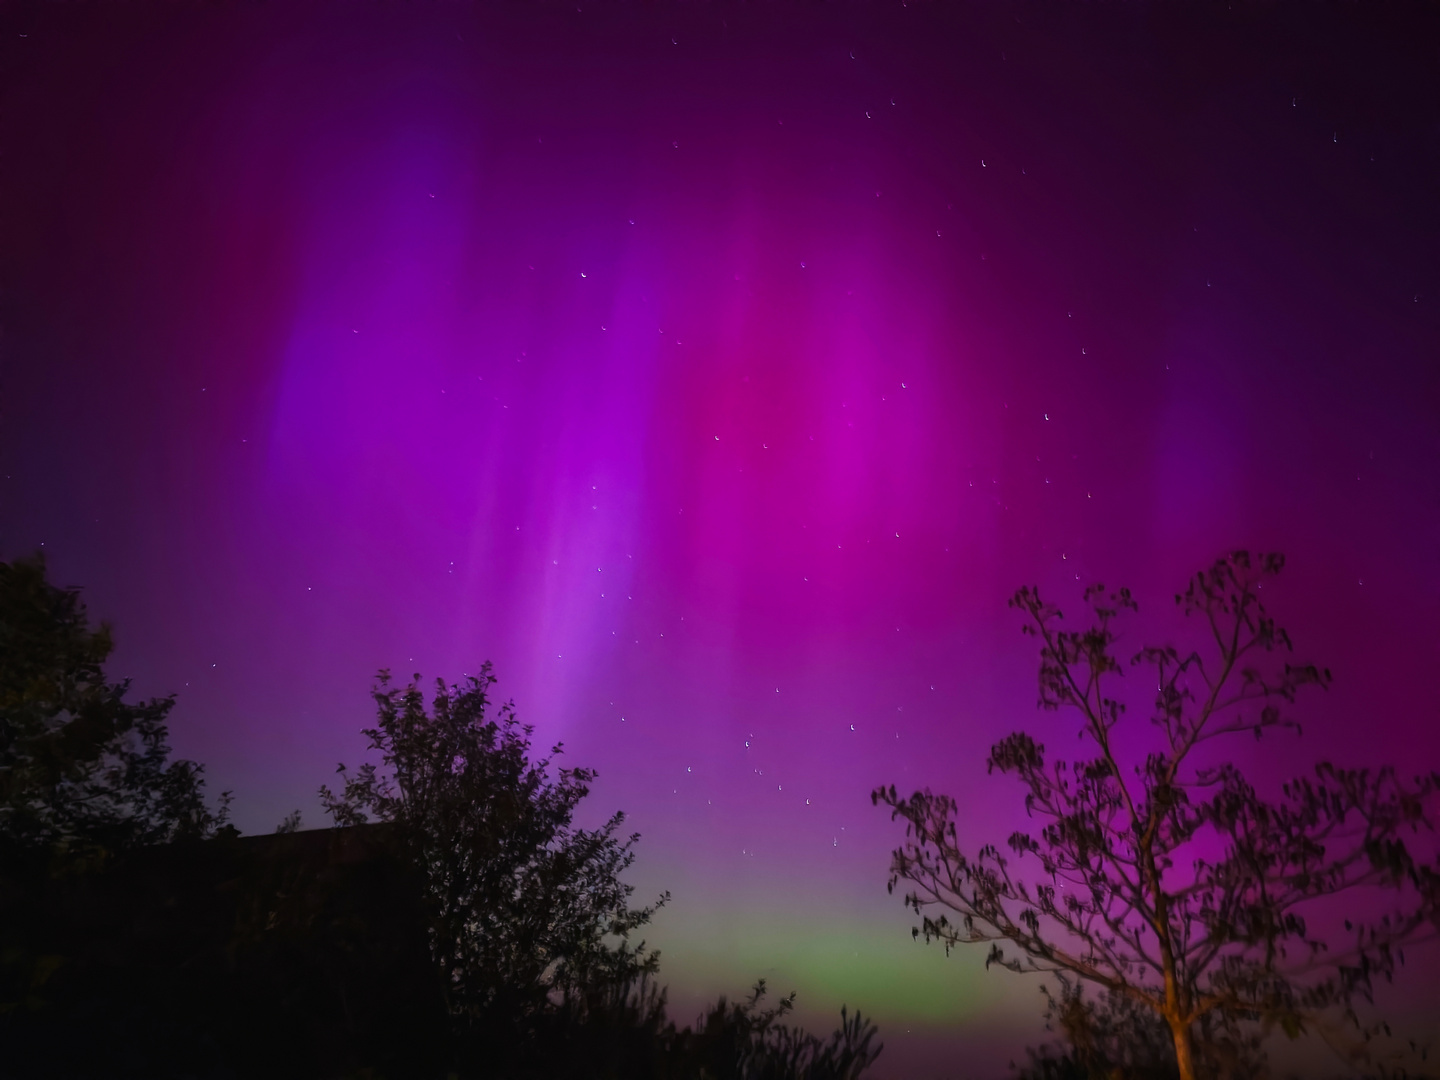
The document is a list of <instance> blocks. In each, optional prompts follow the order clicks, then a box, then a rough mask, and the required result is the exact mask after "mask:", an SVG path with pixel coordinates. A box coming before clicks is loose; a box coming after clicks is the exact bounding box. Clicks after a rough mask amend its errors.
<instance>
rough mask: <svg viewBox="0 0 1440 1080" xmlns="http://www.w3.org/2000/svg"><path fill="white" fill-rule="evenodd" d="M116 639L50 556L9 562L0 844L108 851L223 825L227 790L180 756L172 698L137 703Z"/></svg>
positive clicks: (2, 568) (2, 590) (0, 600)
mask: <svg viewBox="0 0 1440 1080" xmlns="http://www.w3.org/2000/svg"><path fill="white" fill-rule="evenodd" d="M113 648H114V643H113V641H112V639H111V635H110V628H109V627H108V626H106V625H104V624H102V625H101V626H100V628H99V629H97V630H92V629H91V628H90V624H89V619H88V617H87V615H86V611H85V605H84V604H83V603H81V601H80V594H79V591H78V590H76V589H62V588H58V587H56V586H54V585H52V584H50V583H49V582H48V581H47V580H46V577H45V563H44V560H43V559H42V558H41V557H40V556H35V557H34V558H30V559H17V560H15V561H14V562H11V563H0V843H3V844H6V845H9V846H11V847H13V848H19V849H25V850H30V851H34V850H37V849H46V850H48V851H50V852H51V853H52V854H54V855H57V856H60V855H65V856H70V857H82V858H84V857H89V858H104V857H105V856H106V855H107V854H113V853H115V852H118V851H123V850H126V849H128V848H132V847H136V846H140V845H146V844H157V843H164V842H167V841H171V840H179V839H187V838H188V839H195V838H202V837H208V836H213V835H214V834H215V833H216V831H217V830H218V829H220V828H222V827H223V826H224V825H225V822H226V819H227V816H228V815H227V809H228V805H229V793H228V792H227V793H225V794H223V795H222V796H221V797H220V803H219V806H218V808H217V809H213V810H212V809H211V808H210V806H209V805H208V804H207V803H206V801H205V792H204V788H205V782H204V779H203V776H202V774H203V772H204V767H203V766H201V765H197V764H196V763H195V762H193V761H171V760H170V745H169V739H168V731H167V729H166V725H165V720H166V717H167V716H168V715H169V713H170V710H171V708H172V707H173V706H174V704H175V699H174V697H173V696H172V697H165V698H152V699H150V700H149V701H143V702H138V703H132V702H127V701H126V700H125V695H126V694H127V692H128V691H129V686H130V684H129V680H124V681H121V682H111V681H109V679H108V678H107V677H106V675H105V671H104V664H105V661H106V660H107V659H108V658H109V656H110V653H111V651H112V649H113Z"/></svg>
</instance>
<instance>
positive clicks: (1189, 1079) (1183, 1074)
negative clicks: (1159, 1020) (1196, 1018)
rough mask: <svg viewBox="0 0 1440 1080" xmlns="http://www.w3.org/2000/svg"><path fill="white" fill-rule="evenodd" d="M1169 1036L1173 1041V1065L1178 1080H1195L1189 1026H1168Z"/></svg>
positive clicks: (1193, 1055) (1173, 1024) (1192, 1046)
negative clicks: (1177, 1073) (1178, 1076)
mask: <svg viewBox="0 0 1440 1080" xmlns="http://www.w3.org/2000/svg"><path fill="white" fill-rule="evenodd" d="M1170 1034H1171V1036H1172V1037H1173V1038H1174V1040H1175V1065H1176V1067H1177V1069H1178V1070H1179V1073H1180V1080H1195V1047H1194V1043H1193V1041H1192V1039H1191V1035H1190V1025H1189V1024H1176V1023H1173V1022H1172V1023H1171V1024H1170Z"/></svg>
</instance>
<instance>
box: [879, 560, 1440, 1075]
mask: <svg viewBox="0 0 1440 1080" xmlns="http://www.w3.org/2000/svg"><path fill="white" fill-rule="evenodd" d="M1282 566H1283V559H1282V558H1281V556H1279V555H1259V556H1256V557H1254V558H1252V557H1251V556H1250V555H1249V554H1248V553H1247V552H1243V551H1238V552H1234V553H1232V554H1230V555H1228V556H1225V557H1223V558H1221V559H1219V560H1218V561H1217V562H1216V563H1215V564H1214V565H1213V566H1211V567H1210V568H1208V569H1206V570H1204V571H1202V572H1200V573H1198V574H1196V575H1195V577H1194V578H1193V579H1192V580H1191V581H1190V583H1189V585H1188V587H1187V588H1186V590H1185V592H1184V593H1183V594H1181V595H1178V596H1177V597H1176V598H1175V599H1176V603H1177V605H1178V606H1179V607H1180V609H1181V611H1182V612H1183V613H1184V614H1185V615H1187V616H1198V617H1199V618H1200V619H1201V620H1202V623H1203V627H1204V630H1205V631H1206V637H1207V640H1208V641H1209V642H1210V647H1209V649H1208V652H1209V654H1210V655H1209V658H1208V659H1207V658H1206V657H1204V656H1202V655H1201V653H1200V652H1198V651H1190V652H1181V651H1180V650H1178V649H1177V648H1175V647H1173V646H1163V647H1147V648H1144V649H1142V650H1141V651H1140V652H1138V653H1137V654H1136V655H1135V656H1134V657H1133V659H1131V661H1130V664H1131V666H1138V667H1142V668H1144V669H1147V670H1148V671H1150V672H1151V674H1152V677H1153V678H1154V680H1155V686H1156V692H1155V699H1154V710H1153V713H1152V716H1151V724H1152V725H1153V727H1154V729H1155V731H1156V732H1157V733H1158V746H1157V747H1156V748H1154V749H1152V750H1151V751H1150V752H1149V753H1148V754H1147V755H1146V756H1145V757H1144V759H1143V762H1141V763H1140V764H1139V765H1137V766H1135V767H1134V769H1133V778H1129V777H1127V776H1126V775H1125V770H1124V768H1123V764H1122V755H1121V753H1120V748H1121V747H1122V746H1126V747H1128V746H1133V745H1136V744H1137V743H1138V738H1139V737H1138V733H1129V734H1126V735H1125V740H1126V741H1123V742H1122V739H1121V737H1120V736H1117V734H1116V730H1117V728H1118V727H1119V725H1120V724H1121V722H1122V720H1123V719H1124V712H1125V707H1124V705H1123V704H1122V703H1121V702H1120V700H1119V699H1118V697H1116V696H1113V695H1114V694H1115V693H1116V692H1115V691H1114V690H1113V689H1112V685H1113V681H1114V679H1115V678H1117V677H1119V676H1120V675H1121V673H1122V670H1123V669H1122V666H1121V662H1120V660H1119V659H1118V658H1117V657H1116V654H1115V648H1116V644H1117V641H1118V637H1117V632H1116V624H1117V622H1118V620H1119V619H1120V618H1121V617H1122V615H1123V614H1125V613H1126V612H1127V611H1133V610H1134V609H1135V606H1136V605H1135V602H1134V600H1133V599H1132V598H1131V596H1130V593H1129V592H1128V591H1127V590H1124V589H1121V590H1120V591H1118V592H1107V591H1106V590H1105V589H1104V588H1103V587H1101V586H1092V587H1091V588H1089V589H1087V590H1086V591H1085V601H1086V603H1087V605H1089V606H1090V608H1091V610H1092V614H1093V622H1092V624H1091V625H1090V626H1089V627H1087V628H1086V629H1083V630H1079V631H1067V630H1063V629H1062V628H1061V623H1060V621H1061V614H1060V611H1059V610H1058V609H1057V608H1055V607H1054V606H1052V605H1050V604H1047V603H1045V602H1044V601H1043V600H1042V599H1041V598H1040V594H1039V592H1038V590H1037V589H1034V588H1024V589H1021V590H1020V591H1019V592H1017V593H1016V594H1015V596H1014V597H1013V599H1012V600H1011V601H1010V603H1011V606H1012V607H1014V608H1017V609H1018V610H1020V611H1021V612H1022V613H1023V614H1024V615H1025V616H1026V618H1027V624H1026V626H1025V627H1024V630H1025V632H1026V633H1027V634H1029V635H1031V636H1033V637H1035V638H1037V639H1038V641H1039V642H1040V646H1041V648H1040V676H1039V685H1040V701H1039V704H1040V707H1041V708H1042V709H1045V710H1048V711H1055V710H1060V709H1070V710H1074V711H1075V712H1076V713H1078V714H1079V716H1080V719H1081V731H1082V735H1083V736H1084V737H1087V738H1088V739H1089V740H1090V741H1091V742H1092V743H1093V745H1094V746H1095V748H1096V750H1097V751H1098V753H1097V756H1095V757H1092V758H1090V759H1088V760H1084V761H1078V762H1075V763H1073V764H1066V763H1064V762H1054V763H1051V762H1048V761H1047V760H1046V757H1045V748H1044V746H1043V745H1041V744H1040V743H1038V742H1036V741H1035V740H1034V739H1033V738H1032V737H1031V736H1029V735H1026V734H1023V733H1017V734H1013V735H1010V736H1008V737H1006V738H1005V739H1003V740H1001V741H1000V742H999V743H997V744H996V745H995V746H994V747H993V748H992V750H991V752H990V757H989V767H990V769H992V770H996V769H998V770H999V771H1000V772H1002V773H1013V774H1015V775H1016V776H1017V777H1018V778H1019V780H1020V781H1021V783H1022V784H1023V785H1024V787H1025V789H1026V795H1025V806H1026V809H1027V811H1028V812H1029V813H1030V815H1031V816H1033V817H1036V818H1039V819H1040V822H1041V824H1040V828H1039V831H1038V835H1036V834H1033V833H1030V832H1024V831H1017V832H1016V833H1014V834H1013V835H1012V836H1010V838H1009V840H1008V842H1007V847H1008V848H1009V852H1010V853H1009V854H1008V855H1007V854H1005V853H1004V852H1002V850H1001V848H1000V847H998V846H996V845H994V844H986V845H983V846H981V847H980V848H979V849H978V850H977V851H976V852H975V854H973V855H970V854H967V853H966V852H965V851H963V850H962V849H961V847H960V843H959V839H958V833H957V828H956V821H955V814H956V802H955V800H954V799H952V798H950V797H949V796H945V795H936V794H933V793H932V792H930V791H929V790H926V791H917V792H916V793H914V794H913V795H912V796H910V797H909V798H902V797H900V796H899V795H898V794H897V792H896V790H895V788H894V787H893V786H891V787H889V788H879V789H877V790H876V791H874V792H873V794H872V800H873V801H874V802H876V803H877V804H880V803H883V804H884V805H886V806H888V807H890V809H891V813H892V818H899V819H902V820H904V821H905V823H906V838H907V839H906V842H905V844H904V845H903V846H901V847H900V848H898V849H897V850H896V851H895V852H894V854H893V857H892V863H891V877H890V883H889V884H890V888H891V890H892V891H893V890H894V888H895V886H896V885H897V884H899V883H900V882H901V881H904V882H906V883H907V885H908V886H909V887H910V891H909V892H908V893H907V895H906V897H905V902H906V904H907V906H909V907H911V908H912V909H914V911H915V912H916V913H917V914H918V915H920V916H921V920H922V921H921V925H920V926H919V927H917V928H916V929H915V931H914V933H915V934H916V935H917V936H919V935H922V934H923V935H924V937H925V939H926V940H927V941H928V940H938V941H940V942H941V943H943V944H944V946H945V948H946V950H947V951H948V950H949V949H950V948H951V947H952V946H954V945H956V944H959V943H979V942H985V943H989V944H990V952H989V956H988V958H987V961H986V963H987V966H988V965H989V964H992V963H993V964H999V965H1001V966H1002V967H1005V968H1008V969H1010V970H1012V971H1034V972H1050V973H1055V974H1059V975H1064V976H1068V977H1069V979H1071V980H1079V981H1081V982H1086V983H1089V984H1092V985H1093V986H1095V987H1096V988H1098V989H1099V990H1100V991H1102V992H1103V993H1104V994H1106V995H1107V999H1106V1000H1108V1001H1109V1002H1111V1003H1112V1005H1115V1006H1119V1007H1123V1008H1124V1009H1125V1010H1127V1012H1126V1015H1131V1011H1132V1010H1145V1011H1148V1012H1149V1013H1150V1014H1152V1015H1153V1016H1155V1017H1156V1018H1158V1019H1159V1020H1160V1021H1162V1022H1163V1023H1164V1025H1165V1027H1166V1029H1167V1030H1168V1032H1169V1034H1170V1039H1171V1043H1172V1047H1173V1051H1172V1052H1173V1058H1172V1060H1173V1064H1174V1067H1175V1069H1176V1075H1178V1076H1179V1077H1181V1078H1182V1080H1192V1078H1194V1077H1196V1076H1201V1075H1218V1074H1223V1073H1229V1074H1231V1075H1244V1072H1245V1070H1246V1069H1248V1068H1254V1067H1258V1066H1257V1065H1256V1064H1255V1063H1256V1061H1257V1060H1259V1058H1258V1055H1259V1053H1260V1043H1261V1042H1262V1041H1263V1038H1264V1037H1265V1036H1266V1035H1268V1034H1269V1033H1270V1032H1272V1031H1274V1030H1276V1029H1278V1030H1281V1031H1283V1032H1285V1033H1286V1034H1287V1035H1290V1036H1291V1037H1295V1036H1298V1035H1300V1034H1301V1033H1304V1032H1319V1033H1321V1034H1325V1035H1329V1036H1333V1035H1334V1033H1335V1031H1336V1030H1337V1029H1336V1027H1335V1022H1336V1021H1337V1020H1339V1021H1342V1022H1344V1023H1345V1024H1346V1025H1347V1027H1348V1028H1349V1029H1350V1030H1352V1031H1353V1032H1354V1033H1355V1034H1356V1035H1358V1042H1356V1043H1355V1044H1353V1045H1352V1046H1350V1047H1349V1048H1348V1050H1349V1052H1350V1053H1351V1054H1353V1055H1356V1057H1357V1060H1359V1059H1361V1058H1363V1057H1364V1055H1365V1053H1366V1050H1367V1046H1368V1044H1369V1043H1370V1041H1371V1040H1372V1038H1373V1037H1374V1036H1375V1035H1376V1034H1377V1033H1378V1032H1380V1031H1382V1030H1388V1029H1385V1027H1384V1024H1383V1023H1378V1024H1377V1023H1368V1022H1366V1021H1364V1020H1362V1018H1361V1015H1360V1012H1359V1011H1358V1008H1357V1006H1358V1005H1359V1004H1360V1003H1361V1002H1368V1001H1371V1000H1372V996H1371V995H1372V990H1373V987H1374V983H1375V980H1377V979H1381V980H1389V979H1390V978H1391V977H1392V975H1393V973H1394V969H1395V966H1396V964H1397V963H1398V962H1400V961H1401V960H1402V958H1403V954H1402V952H1401V948H1402V946H1403V944H1405V943H1406V942H1407V941H1410V940H1413V939H1415V938H1417V937H1419V936H1421V935H1424V934H1428V933H1431V932H1433V928H1434V926H1435V925H1436V919H1437V917H1440V877H1437V874H1436V870H1435V868H1434V867H1433V866H1430V865H1427V864H1426V863H1425V862H1424V861H1423V859H1422V858H1419V857H1417V856H1416V855H1415V854H1414V853H1412V851H1411V850H1410V848H1409V847H1408V846H1407V839H1410V838H1412V837H1413V836H1414V834H1416V833H1419V832H1422V831H1426V832H1428V831H1429V830H1430V829H1431V828H1432V826H1433V823H1434V799H1435V796H1436V793H1437V790H1440V776H1437V775H1436V774H1434V773H1432V774H1430V775H1427V776H1421V777H1418V778H1416V779H1415V780H1413V781H1410V782H1406V781H1404V780H1402V779H1401V778H1400V777H1399V776H1398V775H1397V774H1396V772H1395V771H1394V770H1393V769H1391V768H1382V769H1379V770H1369V769H1351V768H1344V767H1341V766H1338V765H1334V764H1330V763H1322V764H1321V765H1319V766H1318V767H1316V769H1315V770H1314V773H1313V775H1310V776H1301V777H1299V778H1298V779H1295V780H1293V781H1291V782H1290V783H1288V784H1286V785H1284V787H1283V789H1282V791H1281V794H1280V797H1279V798H1278V799H1275V800H1271V799H1267V798H1265V797H1264V796H1262V795H1261V794H1260V792H1258V791H1257V790H1256V788H1255V787H1254V786H1253V785H1252V784H1251V783H1249V782H1248V781H1247V780H1246V779H1245V777H1244V775H1243V774H1242V773H1241V771H1240V769H1239V768H1238V767H1237V766H1236V765H1234V764H1233V763H1232V762H1229V761H1227V760H1225V759H1223V758H1220V759H1219V760H1218V762H1217V763H1207V762H1206V761H1205V760H1203V754H1201V753H1197V752H1196V751H1197V748H1200V747H1202V746H1207V745H1208V744H1209V743H1211V742H1212V741H1213V740H1216V739H1220V738H1222V737H1224V736H1234V735H1246V734H1248V735H1252V736H1253V737H1254V738H1256V739H1259V738H1260V737H1261V736H1262V735H1263V734H1264V733H1265V732H1266V731H1270V730H1272V729H1278V728H1286V727H1290V728H1296V729H1297V730H1298V725H1297V724H1296V723H1295V722H1294V721H1293V720H1292V719H1291V718H1290V717H1289V716H1288V715H1287V714H1286V713H1285V712H1284V711H1283V710H1284V708H1285V707H1287V706H1289V705H1291V704H1292V703H1293V702H1294V700H1295V698H1296V695H1297V694H1298V693H1299V692H1300V691H1301V690H1304V689H1306V688H1307V687H1320V688H1323V687H1325V686H1327V685H1328V684H1329V682H1330V673H1329V672H1328V671H1327V670H1324V669H1321V668H1319V667H1316V666H1315V665H1313V664H1301V665H1297V664H1292V663H1290V662H1288V661H1286V660H1285V659H1284V654H1285V653H1288V652H1290V651H1291V643H1290V638H1289V635H1288V634H1287V633H1286V632H1285V630H1283V629H1282V628H1281V627H1280V626H1278V625H1277V624H1276V622H1275V620H1274V619H1273V618H1272V617H1271V616H1270V615H1269V614H1268V613H1267V612H1266V610H1265V608H1264V605H1263V604H1262V603H1261V599H1260V588H1261V586H1262V585H1263V583H1264V581H1265V580H1267V579H1270V578H1273V577H1274V576H1275V575H1276V574H1278V573H1279V572H1280V570H1281V568H1282ZM1025 860H1034V862H1035V864H1036V867H1037V869H1038V870H1039V871H1040V877H1039V879H1038V880H1035V881H1027V880H1026V879H1024V878H1023V877H1020V876H1019V875H1018V873H1017V870H1018V868H1019V866H1020V865H1021V864H1022V863H1023V862H1024V861H1025ZM1361 888H1371V889H1374V890H1379V891H1380V892H1381V893H1382V894H1384V895H1385V896H1388V897H1389V898H1390V899H1391V900H1392V902H1393V903H1394V905H1395V906H1394V908H1393V910H1391V911H1389V912H1387V913H1386V914H1384V915H1381V916H1379V917H1376V918H1370V919H1364V920H1354V921H1347V922H1346V923H1345V928H1346V934H1347V935H1348V940H1347V941H1345V942H1344V943H1343V944H1341V945H1339V946H1338V947H1336V948H1333V949H1332V948H1331V947H1330V945H1329V943H1328V942H1327V941H1326V940H1324V938H1323V937H1322V936H1321V935H1320V934H1319V933H1318V932H1316V931H1314V930H1312V928H1311V925H1310V922H1309V921H1307V916H1311V915H1313V913H1314V911H1315V910H1316V908H1315V902H1316V901H1325V900H1326V899H1327V898H1332V897H1337V896H1342V895H1348V894H1350V893H1351V892H1353V891H1356V890H1359V889H1361ZM1322 910H1323V909H1322ZM937 911H938V914H937V913H936V912H937ZM1072 993H1078V990H1077V989H1076V987H1075V986H1074V985H1073V984H1072V983H1069V982H1067V983H1062V984H1061V996H1060V998H1059V1002H1060V1006H1061V1012H1062V1013H1063V1012H1064V1010H1065V1009H1066V1008H1070V1009H1072V1014H1073V1009H1075V1008H1081V1006H1080V1004H1079V998H1078V996H1076V997H1073V998H1072V997H1070V996H1068V995H1070V994H1072ZM1082 1011H1083V1010H1082ZM1089 1015H1092V1016H1093V1014H1089ZM1146 1030H1149V1029H1148V1028H1147V1029H1146Z"/></svg>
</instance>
